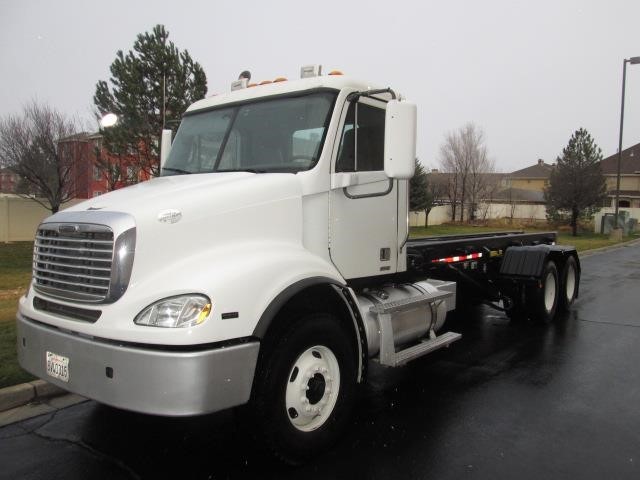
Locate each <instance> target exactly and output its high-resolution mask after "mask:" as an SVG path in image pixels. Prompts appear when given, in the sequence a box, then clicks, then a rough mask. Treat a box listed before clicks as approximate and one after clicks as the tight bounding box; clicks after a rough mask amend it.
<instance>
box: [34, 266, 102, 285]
mask: <svg viewBox="0 0 640 480" xmlns="http://www.w3.org/2000/svg"><path fill="white" fill-rule="evenodd" d="M35 271H36V272H37V273H38V274H40V276H41V278H44V279H46V278H52V280H55V279H56V278H57V277H50V275H51V272H50V271H49V270H46V269H43V268H39V267H38V266H37V265H36V267H35ZM54 275H57V276H62V277H75V278H88V279H91V280H100V281H102V282H105V281H106V282H109V279H110V276H109V275H107V276H102V277H97V276H95V275H87V274H82V273H71V272H56V273H54Z"/></svg>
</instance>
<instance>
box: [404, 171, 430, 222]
mask: <svg viewBox="0 0 640 480" xmlns="http://www.w3.org/2000/svg"><path fill="white" fill-rule="evenodd" d="M434 200H435V199H434V197H433V195H432V192H431V190H430V189H429V179H428V177H427V172H426V171H425V169H424V167H423V166H422V164H421V163H420V162H418V160H417V159H416V169H415V173H414V174H413V177H411V180H410V181H409V209H410V210H411V211H412V212H416V211H418V210H421V211H423V212H424V214H425V217H424V226H425V228H426V227H427V225H428V217H429V212H430V211H431V209H432V208H433V203H434Z"/></svg>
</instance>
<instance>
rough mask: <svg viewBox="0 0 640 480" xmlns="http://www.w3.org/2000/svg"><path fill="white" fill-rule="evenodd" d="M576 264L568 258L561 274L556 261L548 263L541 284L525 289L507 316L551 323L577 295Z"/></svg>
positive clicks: (538, 282)
mask: <svg viewBox="0 0 640 480" xmlns="http://www.w3.org/2000/svg"><path fill="white" fill-rule="evenodd" d="M578 282H579V273H578V264H577V262H576V259H575V257H574V256H569V257H568V258H567V259H566V261H565V263H564V265H563V266H562V271H561V272H559V271H558V266H557V264H556V262H555V261H553V260H547V261H546V263H545V265H544V268H543V271H542V275H541V277H540V280H538V281H537V282H536V284H535V285H529V286H527V287H526V288H525V289H524V296H522V295H519V298H517V299H516V300H515V302H514V306H513V308H512V310H511V311H510V312H508V313H507V314H508V316H509V317H510V318H512V319H517V318H524V317H529V318H531V320H533V321H534V322H537V323H542V324H546V323H550V322H551V321H553V319H554V318H555V317H556V316H557V315H558V314H559V313H560V312H566V311H568V310H569V308H570V307H571V305H572V304H573V302H574V301H575V299H576V295H577V293H578Z"/></svg>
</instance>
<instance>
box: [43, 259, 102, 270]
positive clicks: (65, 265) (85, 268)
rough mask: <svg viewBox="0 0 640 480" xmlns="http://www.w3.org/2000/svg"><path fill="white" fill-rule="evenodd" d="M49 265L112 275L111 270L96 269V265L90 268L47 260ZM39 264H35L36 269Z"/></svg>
mask: <svg viewBox="0 0 640 480" xmlns="http://www.w3.org/2000/svg"><path fill="white" fill-rule="evenodd" d="M47 264H48V265H55V266H56V267H64V268H75V269H76V270H88V269H91V270H93V271H101V272H109V273H111V269H110V268H104V267H96V266H94V265H92V266H91V267H88V266H87V265H74V264H72V263H57V262H52V261H49V260H47ZM36 265H37V264H36V263H34V268H35V266H36Z"/></svg>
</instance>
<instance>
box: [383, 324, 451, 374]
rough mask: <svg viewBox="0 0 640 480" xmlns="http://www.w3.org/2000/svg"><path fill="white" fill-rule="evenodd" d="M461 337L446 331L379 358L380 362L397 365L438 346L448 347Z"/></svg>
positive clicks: (436, 348) (431, 350) (392, 365)
mask: <svg viewBox="0 0 640 480" xmlns="http://www.w3.org/2000/svg"><path fill="white" fill-rule="evenodd" d="M461 338H462V335H461V334H459V333H455V332H446V333H443V334H442V335H439V336H437V337H435V338H432V339H425V340H423V341H421V342H420V343H418V344H417V345H414V346H412V347H409V348H406V349H404V350H400V351H399V352H395V354H393V355H389V356H388V357H387V358H381V359H380V363H381V364H382V365H387V366H390V367H398V366H400V365H404V364H405V363H407V362H410V361H411V360H414V359H416V358H419V357H422V356H423V355H426V354H427V353H431V352H433V351H435V350H438V349H439V348H442V347H448V346H449V345H450V344H451V343H453V342H455V341H456V340H460V339H461Z"/></svg>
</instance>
